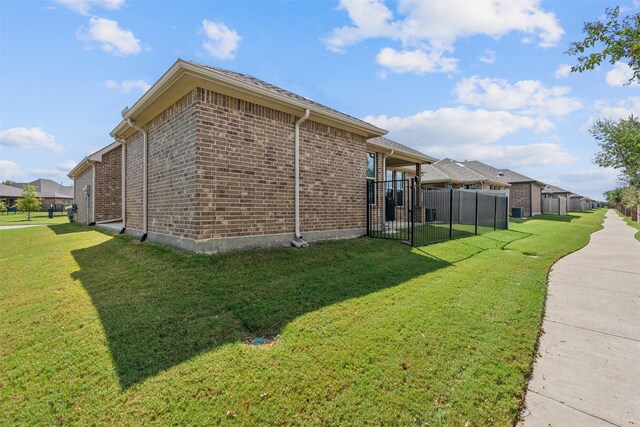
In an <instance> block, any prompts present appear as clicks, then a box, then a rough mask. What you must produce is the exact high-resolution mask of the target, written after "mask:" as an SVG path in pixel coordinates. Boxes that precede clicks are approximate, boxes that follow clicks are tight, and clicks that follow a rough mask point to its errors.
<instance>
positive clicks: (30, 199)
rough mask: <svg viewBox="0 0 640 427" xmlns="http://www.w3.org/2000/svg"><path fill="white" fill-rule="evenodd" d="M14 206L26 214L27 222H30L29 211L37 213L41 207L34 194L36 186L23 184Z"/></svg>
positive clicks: (38, 199) (40, 201) (40, 202)
mask: <svg viewBox="0 0 640 427" xmlns="http://www.w3.org/2000/svg"><path fill="white" fill-rule="evenodd" d="M16 205H17V206H18V209H20V210H21V211H23V212H27V221H31V211H38V210H40V206H42V200H40V198H39V197H38V195H37V194H36V186H35V185H29V184H25V186H24V187H22V195H21V197H20V198H19V199H18V202H17V203H16Z"/></svg>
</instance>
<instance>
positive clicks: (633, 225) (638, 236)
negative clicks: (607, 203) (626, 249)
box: [616, 211, 640, 240]
mask: <svg viewBox="0 0 640 427" xmlns="http://www.w3.org/2000/svg"><path fill="white" fill-rule="evenodd" d="M616 212H617V214H618V216H620V218H622V219H623V220H624V222H626V223H627V225H629V226H630V227H631V228H635V229H636V230H638V232H637V233H636V234H635V238H636V240H640V224H638V223H637V222H636V221H633V220H632V219H631V218H629V217H628V216H624V215H622V214H621V213H620V212H618V211H616Z"/></svg>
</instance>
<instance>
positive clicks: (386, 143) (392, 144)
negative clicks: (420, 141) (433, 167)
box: [367, 136, 437, 162]
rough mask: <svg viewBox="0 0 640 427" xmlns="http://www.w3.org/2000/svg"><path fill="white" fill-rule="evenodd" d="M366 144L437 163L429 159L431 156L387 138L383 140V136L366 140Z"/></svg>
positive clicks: (433, 159) (431, 158)
mask: <svg viewBox="0 0 640 427" xmlns="http://www.w3.org/2000/svg"><path fill="white" fill-rule="evenodd" d="M367 141H368V142H370V143H372V144H375V145H379V146H381V147H385V148H388V149H390V150H395V151H400V152H404V153H407V154H411V155H412V156H415V157H418V158H422V159H425V160H426V161H428V162H435V161H437V159H435V158H433V157H431V156H427V155H426V154H424V153H422V152H420V151H418V150H416V149H413V148H411V147H407V146H406V145H403V144H400V143H399V142H396V141H393V140H391V139H389V138H385V137H384V136H379V137H376V138H369V139H368V140H367Z"/></svg>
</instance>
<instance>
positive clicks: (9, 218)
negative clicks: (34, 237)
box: [0, 212, 69, 226]
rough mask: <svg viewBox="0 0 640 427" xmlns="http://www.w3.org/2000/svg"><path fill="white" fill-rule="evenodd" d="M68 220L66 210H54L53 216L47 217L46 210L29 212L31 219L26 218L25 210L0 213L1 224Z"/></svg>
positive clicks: (54, 222)
mask: <svg viewBox="0 0 640 427" xmlns="http://www.w3.org/2000/svg"><path fill="white" fill-rule="evenodd" d="M66 222H69V219H68V218H67V213H66V212H55V213H54V214H53V218H49V214H48V213H47V212H31V221H28V220H27V214H26V212H17V213H15V212H8V213H7V212H4V213H3V214H2V215H0V226H2V225H35V224H47V225H48V224H64V223H66Z"/></svg>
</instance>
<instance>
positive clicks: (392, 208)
mask: <svg viewBox="0 0 640 427" xmlns="http://www.w3.org/2000/svg"><path fill="white" fill-rule="evenodd" d="M508 208H509V200H508V198H507V195H506V193H504V192H499V191H486V190H462V189H445V188H428V187H423V188H418V185H417V182H416V181H415V179H412V180H395V181H368V182H367V235H368V236H369V237H376V238H382V239H393V240H402V241H405V242H407V243H409V244H411V245H412V246H420V245H426V244H429V243H436V242H441V241H444V240H451V239H458V238H462V237H467V236H473V235H478V234H482V233H485V232H488V231H494V230H505V229H508V228H509V214H508Z"/></svg>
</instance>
